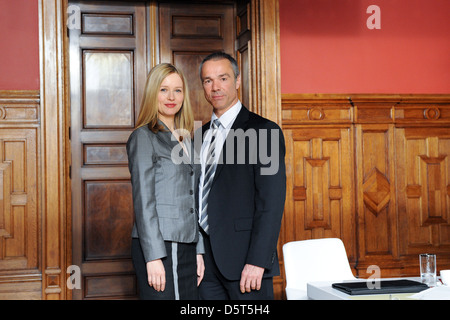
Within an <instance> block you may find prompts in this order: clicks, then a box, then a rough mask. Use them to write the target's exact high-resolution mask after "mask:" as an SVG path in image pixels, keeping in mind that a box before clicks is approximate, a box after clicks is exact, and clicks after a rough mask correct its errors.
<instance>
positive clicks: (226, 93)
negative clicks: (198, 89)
mask: <svg viewBox="0 0 450 320" xmlns="http://www.w3.org/2000/svg"><path fill="white" fill-rule="evenodd" d="M201 76H202V84H203V90H204V92H205V98H206V100H208V102H209V103H210V104H211V105H212V106H213V108H214V113H215V114H216V115H217V116H218V117H220V116H221V115H222V114H223V113H225V111H227V110H228V109H229V108H231V107H232V106H233V105H234V104H236V102H237V101H238V89H239V86H240V84H241V77H240V76H238V77H237V79H235V78H234V72H233V68H232V66H231V63H230V61H228V60H227V59H221V60H209V61H206V62H205V63H204V64H203V67H202V74H201Z"/></svg>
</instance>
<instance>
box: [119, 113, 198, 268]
mask: <svg viewBox="0 0 450 320" xmlns="http://www.w3.org/2000/svg"><path fill="white" fill-rule="evenodd" d="M159 123H160V124H162V125H163V126H164V124H163V123H162V122H161V121H160V122H159ZM166 129H167V127H166ZM176 147H178V149H177V150H182V149H181V146H180V144H179V143H178V142H177V141H173V140H172V133H171V132H170V131H169V130H167V131H159V132H158V133H153V132H152V131H150V129H149V128H148V127H147V126H143V127H140V128H138V129H136V130H134V131H133V132H132V134H131V135H130V137H129V139H128V142H127V154H128V167H129V169H130V173H131V184H132V192H133V205H134V215H135V221H134V225H133V230H132V234H131V236H132V237H133V238H139V241H140V244H141V247H142V250H143V253H144V257H145V261H146V262H148V261H151V260H155V259H160V258H163V257H165V256H166V249H165V245H164V241H174V242H182V243H197V253H204V248H203V239H202V237H201V235H200V232H199V225H198V211H197V207H198V206H197V205H196V201H198V200H197V197H196V196H195V183H196V181H197V179H198V176H199V174H200V166H199V165H195V164H194V160H193V157H191V158H192V160H190V159H189V158H188V157H187V155H186V154H185V153H184V152H183V153H182V156H183V159H184V160H185V161H183V162H182V163H181V164H175V163H174V162H173V161H172V158H171V153H172V150H173V149H174V148H176ZM191 151H192V150H191ZM191 154H193V152H191Z"/></svg>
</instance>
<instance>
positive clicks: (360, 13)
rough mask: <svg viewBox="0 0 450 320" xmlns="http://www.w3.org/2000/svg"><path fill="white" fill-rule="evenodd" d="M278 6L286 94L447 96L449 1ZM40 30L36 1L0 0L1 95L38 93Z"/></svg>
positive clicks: (341, 0) (318, 0) (285, 0)
mask: <svg viewBox="0 0 450 320" xmlns="http://www.w3.org/2000/svg"><path fill="white" fill-rule="evenodd" d="M279 3H280V45H281V48H280V50H281V91H282V93H450V0H279ZM372 4H375V5H378V6H379V7H380V9H381V29H380V30H369V29H367V27H366V20H367V18H368V17H369V16H370V14H367V13H366V9H367V7H368V6H369V5H372ZM38 24H39V22H38V1H37V0H0V90H39V31H38V29H39V26H38Z"/></svg>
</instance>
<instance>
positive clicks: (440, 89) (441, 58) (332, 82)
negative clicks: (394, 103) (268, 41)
mask: <svg viewBox="0 0 450 320" xmlns="http://www.w3.org/2000/svg"><path fill="white" fill-rule="evenodd" d="M279 3H280V50H281V91H282V93H430V94H434V93H447V94H448V93H450V1H449V0H279ZM370 5H377V6H379V7H380V9H381V29H379V30H377V29H374V30H369V29H368V28H367V26H366V21H367V19H368V18H369V17H370V16H371V14H368V13H366V10H367V7H369V6H370Z"/></svg>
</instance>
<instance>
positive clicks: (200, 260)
mask: <svg viewBox="0 0 450 320" xmlns="http://www.w3.org/2000/svg"><path fill="white" fill-rule="evenodd" d="M204 275H205V263H204V262H203V255H202V254H198V255H197V287H198V286H199V285H200V282H202V280H203V276H204Z"/></svg>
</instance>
